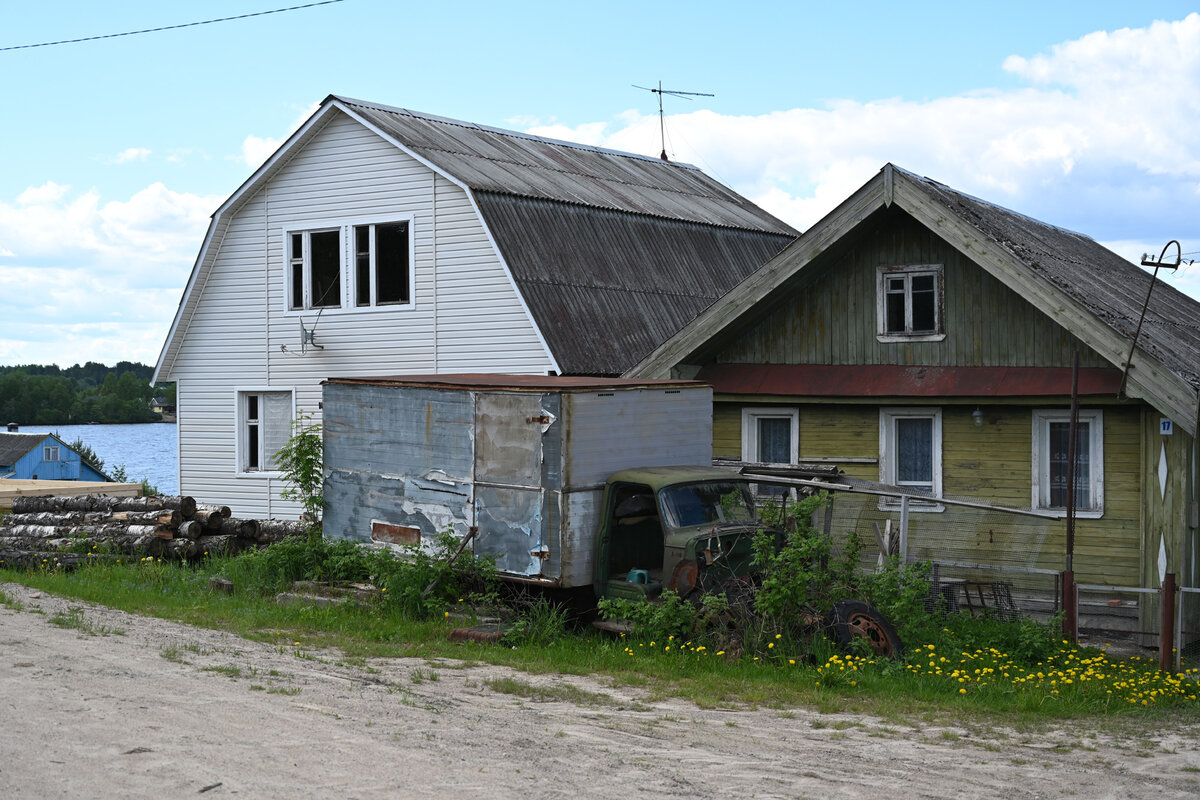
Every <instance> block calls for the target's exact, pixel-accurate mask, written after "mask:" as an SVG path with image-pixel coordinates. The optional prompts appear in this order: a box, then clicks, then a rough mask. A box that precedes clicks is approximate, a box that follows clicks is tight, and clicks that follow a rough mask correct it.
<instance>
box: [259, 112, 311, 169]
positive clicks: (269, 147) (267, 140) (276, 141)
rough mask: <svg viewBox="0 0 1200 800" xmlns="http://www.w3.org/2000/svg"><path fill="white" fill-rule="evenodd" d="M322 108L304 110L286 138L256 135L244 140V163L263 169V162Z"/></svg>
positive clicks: (293, 123)
mask: <svg viewBox="0 0 1200 800" xmlns="http://www.w3.org/2000/svg"><path fill="white" fill-rule="evenodd" d="M320 107H321V104H320V103H313V104H312V105H310V106H309V107H308V108H306V109H304V111H303V112H302V113H301V114H300V116H298V117H296V119H295V120H294V121H293V122H292V125H291V127H290V128H288V132H287V134H286V135H284V136H280V137H278V138H272V137H263V136H255V135H254V134H250V135H248V136H247V137H246V138H245V139H243V140H242V161H244V162H246V166H248V167H251V168H253V169H258V168H259V167H261V166H262V164H263V162H264V161H266V160H267V159H268V158H270V157H271V155H272V154H273V153H274V152H275V151H276V150H278V149H279V146H280V145H281V144H283V143H284V142H285V141H287V139H288V137H289V136H291V135H292V134H293V133H295V132H296V131H297V130H298V129H299V128H300V126H301V125H303V124H304V123H305V122H307V121H308V118H309V117H311V116H312V115H313V114H314V113H315V112H316V110H317V109H318V108H320Z"/></svg>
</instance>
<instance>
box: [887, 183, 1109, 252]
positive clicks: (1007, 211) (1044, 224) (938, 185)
mask: <svg viewBox="0 0 1200 800" xmlns="http://www.w3.org/2000/svg"><path fill="white" fill-rule="evenodd" d="M890 166H891V167H892V169H894V170H896V172H899V173H902V174H903V175H905V176H906V177H908V178H911V179H912V180H914V181H917V182H919V183H925V184H929V185H930V186H934V187H936V188H938V189H941V190H942V191H944V192H947V193H949V194H953V195H958V196H959V197H965V198H967V199H968V200H970V201H971V202H973V203H979V204H980V205H984V206H987V207H988V208H994V209H996V210H998V211H1003V212H1004V213H1005V214H1011V215H1012V216H1014V217H1017V218H1019V219H1023V220H1026V221H1027V222H1032V223H1033V224H1035V225H1039V226H1041V227H1043V228H1051V229H1053V230H1056V231H1058V232H1059V233H1066V234H1070V235H1071V236H1078V237H1080V238H1082V239H1087V240H1088V241H1089V242H1095V241H1096V240H1095V239H1093V238H1092V237H1091V236H1088V235H1087V234H1086V233H1080V232H1079V231H1073V230H1071V229H1070V228H1064V227H1062V226H1061V225H1055V224H1053V223H1051V222H1046V221H1045V220H1040V219H1036V218H1035V217H1031V216H1029V215H1028V214H1022V213H1021V212H1020V211H1013V210H1012V209H1011V208H1008V207H1006V206H1002V205H1000V204H999V203H993V202H991V201H990V200H984V199H983V198H981V197H976V196H975V195H973V194H968V193H967V192H964V191H961V190H959V189H955V188H954V187H953V186H947V185H946V184H944V183H942V182H941V181H939V180H935V179H933V178H930V177H929V176H927V175H918V174H917V173H915V172H912V171H910V170H907V169H905V168H904V167H900V166H897V165H896V164H891V165H890ZM1097 244H1098V242H1097Z"/></svg>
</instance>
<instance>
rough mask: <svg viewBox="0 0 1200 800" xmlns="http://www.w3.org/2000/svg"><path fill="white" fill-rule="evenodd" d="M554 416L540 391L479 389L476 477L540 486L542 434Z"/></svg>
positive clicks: (476, 409) (513, 484)
mask: <svg viewBox="0 0 1200 800" xmlns="http://www.w3.org/2000/svg"><path fill="white" fill-rule="evenodd" d="M553 421H554V416H553V415H552V414H551V412H550V411H548V410H546V409H544V408H543V407H542V396H541V393H540V392H539V393H518V392H479V393H478V394H476V397H475V431H476V433H475V480H476V481H477V482H479V483H494V484H501V485H507V486H526V487H534V486H540V485H541V480H542V433H543V432H544V431H546V430H547V429H548V428H549V427H550V425H551V424H552V422H553Z"/></svg>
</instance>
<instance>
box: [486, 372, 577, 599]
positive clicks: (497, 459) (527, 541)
mask: <svg viewBox="0 0 1200 800" xmlns="http://www.w3.org/2000/svg"><path fill="white" fill-rule="evenodd" d="M548 399H549V398H547V397H545V396H543V394H542V393H541V392H477V393H475V475H474V477H475V524H476V525H477V526H478V528H479V533H478V534H477V535H476V537H475V541H474V543H473V547H474V551H475V553H476V555H482V554H487V555H491V556H493V557H495V559H496V566H497V568H498V569H499V570H500V571H501V572H506V573H509V574H513V575H520V576H523V577H536V576H539V575H541V574H542V571H543V567H544V566H545V564H546V562H547V561H549V560H550V559H551V553H550V541H549V534H550V531H549V529H548V527H547V525H548V519H547V517H548V514H547V513H546V509H545V505H546V502H547V495H546V491H545V490H544V487H543V480H544V477H545V472H546V463H545V451H544V448H543V437H544V436H545V434H546V432H547V431H549V430H550V429H551V428H552V427H553V426H554V424H555V423H556V422H557V416H558V415H557V413H556V411H557V404H551V403H548V402H547V400H548ZM547 405H553V406H554V407H553V408H547V407H546V406H547ZM551 488H553V487H551ZM554 571H555V572H557V570H554Z"/></svg>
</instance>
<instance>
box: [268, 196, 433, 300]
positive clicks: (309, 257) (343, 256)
mask: <svg viewBox="0 0 1200 800" xmlns="http://www.w3.org/2000/svg"><path fill="white" fill-rule="evenodd" d="M411 229H412V221H411V220H409V219H394V218H393V219H385V220H378V221H376V220H352V221H349V222H345V223H342V224H336V225H328V224H326V225H312V226H311V227H309V229H307V230H287V229H285V230H284V231H283V241H284V243H285V244H286V250H287V252H286V254H285V264H286V274H285V282H286V287H285V288H286V294H287V307H288V310H289V311H303V310H307V309H328V308H343V307H346V304H347V303H352V306H351V307H352V308H372V307H376V306H403V305H408V304H409V303H411V302H412V285H413V275H412V260H413V259H412V236H411ZM343 287H345V288H344V289H343Z"/></svg>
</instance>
